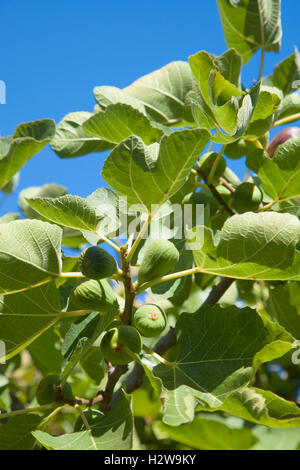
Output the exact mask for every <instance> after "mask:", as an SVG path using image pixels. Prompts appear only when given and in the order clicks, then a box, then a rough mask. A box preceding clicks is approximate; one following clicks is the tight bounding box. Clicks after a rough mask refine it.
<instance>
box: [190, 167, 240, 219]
mask: <svg viewBox="0 0 300 470" xmlns="http://www.w3.org/2000/svg"><path fill="white" fill-rule="evenodd" d="M197 173H198V174H199V175H200V176H201V178H202V179H203V180H204V181H205V184H206V186H207V187H208V188H209V189H210V191H211V193H212V195H213V196H214V198H215V199H216V200H217V201H218V203H219V204H220V205H221V206H223V207H224V209H226V211H227V212H228V214H230V215H234V212H233V210H232V209H231V208H230V207H229V206H228V204H227V202H226V201H224V199H223V198H222V196H221V194H220V193H219V192H218V191H217V190H216V188H215V186H214V185H213V184H212V183H209V182H208V177H207V175H206V173H205V172H204V171H203V170H202V169H201V168H197Z"/></svg>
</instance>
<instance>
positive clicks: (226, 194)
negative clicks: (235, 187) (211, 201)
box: [216, 184, 232, 202]
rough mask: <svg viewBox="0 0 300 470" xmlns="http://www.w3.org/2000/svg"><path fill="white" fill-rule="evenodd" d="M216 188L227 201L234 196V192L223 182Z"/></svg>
mask: <svg viewBox="0 0 300 470" xmlns="http://www.w3.org/2000/svg"><path fill="white" fill-rule="evenodd" d="M216 190H217V191H218V193H219V194H220V196H221V197H222V199H223V200H224V201H225V202H229V201H230V199H231V196H232V192H231V191H230V189H228V188H226V186H224V185H223V184H219V185H218V186H216Z"/></svg>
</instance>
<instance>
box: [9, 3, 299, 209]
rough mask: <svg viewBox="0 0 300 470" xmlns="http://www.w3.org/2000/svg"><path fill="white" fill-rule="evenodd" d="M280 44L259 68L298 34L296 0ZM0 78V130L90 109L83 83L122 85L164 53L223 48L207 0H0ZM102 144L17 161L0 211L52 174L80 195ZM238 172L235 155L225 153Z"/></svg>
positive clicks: (251, 68) (94, 180)
mask: <svg viewBox="0 0 300 470" xmlns="http://www.w3.org/2000/svg"><path fill="white" fill-rule="evenodd" d="M282 3H283V5H282V21H283V34H284V35H283V44H282V50H281V52H280V54H274V53H268V54H267V57H266V62H265V69H264V73H265V74H266V75H267V74H268V73H270V72H271V71H272V68H273V66H274V65H275V64H276V63H277V61H278V60H281V59H283V58H284V57H286V56H287V55H289V54H291V53H292V52H293V47H294V46H295V45H298V47H299V46H300V44H299V42H300V41H299V36H298V35H299V18H300V1H299V0H288V1H287V0H283V2H282ZM0 18H1V29H0V41H1V42H0V43H1V46H2V47H1V67H0V80H4V81H5V83H6V86H7V104H5V105H0V135H1V136H5V135H9V134H11V133H13V131H14V129H15V127H16V126H17V125H18V124H19V123H20V122H26V121H31V120H35V119H41V118H52V119H54V120H55V121H56V122H57V123H58V122H59V121H60V120H61V119H62V117H63V116H64V115H66V114H67V113H69V112H72V111H92V110H93V106H94V98H93V87H94V86H96V85H114V86H118V87H121V88H122V87H125V86H127V85H129V84H130V83H131V82H132V81H134V80H136V79H137V78H139V77H140V76H141V75H144V74H146V73H149V72H151V71H153V70H155V69H157V68H159V67H162V66H163V65H165V64H167V63H168V62H171V61H173V60H186V59H187V58H188V56H189V55H190V54H193V53H195V52H197V51H199V50H202V49H204V50H207V51H208V52H212V53H215V54H221V53H222V52H224V50H225V49H226V45H225V41H224V36H223V31H222V26H221V22H220V19H219V15H218V10H217V5H216V1H215V0H209V1H207V0H206V1H204V0H202V1H199V0H186V1H185V2H183V1H179V0H172V1H171V0H160V1H158V0H152V1H151V2H150V1H147V2H146V1H143V0H140V1H137V0H126V1H124V0H123V1H121V0H113V1H110V2H108V1H101V0H84V1H83V0H81V1H80V0H51V1H50V0H43V1H41V0H27V1H26V2H25V1H24V0H23V1H21V0H14V1H9V0H1V3H0ZM259 59H260V57H259V56H258V55H257V56H255V57H254V58H253V59H252V60H251V62H250V63H249V64H248V65H247V66H246V68H245V72H244V75H243V77H244V82H245V84H246V85H250V84H251V83H252V82H253V80H255V79H256V77H257V75H258V68H259ZM104 158H105V154H104V153H102V154H91V155H88V156H85V157H79V158H75V159H70V160H62V159H59V158H58V157H57V156H56V154H54V152H53V151H52V150H51V148H50V147H49V146H47V147H46V148H45V149H44V150H43V151H42V152H41V153H39V154H38V155H36V156H35V157H33V159H32V160H31V161H30V162H29V163H28V164H27V165H26V166H25V167H24V168H23V169H22V171H21V179H20V183H19V186H18V190H17V192H16V194H13V195H11V196H9V197H8V198H6V200H5V201H4V202H3V203H2V205H1V207H0V215H2V214H4V213H6V212H8V211H18V207H17V194H18V192H19V191H20V190H21V189H23V188H25V187H28V186H33V185H35V186H40V185H42V184H45V183H50V182H56V183H59V184H62V185H64V186H66V187H67V188H68V190H69V192H70V193H71V194H78V195H80V196H86V195H88V194H90V193H91V192H93V191H94V190H95V189H96V188H98V187H100V186H103V185H104V182H103V180H102V179H101V176H100V171H101V167H102V164H103V161H104ZM230 165H231V167H232V168H233V169H234V170H235V171H236V172H237V173H238V174H239V175H242V174H243V172H244V167H243V164H242V162H241V161H234V162H233V161H230Z"/></svg>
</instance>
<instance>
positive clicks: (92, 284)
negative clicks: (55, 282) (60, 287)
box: [69, 279, 117, 312]
mask: <svg viewBox="0 0 300 470" xmlns="http://www.w3.org/2000/svg"><path fill="white" fill-rule="evenodd" d="M116 304H117V297H116V295H115V293H114V291H113V290H112V288H111V287H110V285H109V283H108V282H107V281H106V280H105V279H102V280H96V279H89V280H84V281H82V282H81V283H80V284H78V285H77V286H75V287H74V289H73V290H72V291H71V293H70V300H69V310H72V309H83V310H84V309H88V310H94V311H95V312H108V311H109V310H110V309H111V308H112V307H113V306H115V305H116Z"/></svg>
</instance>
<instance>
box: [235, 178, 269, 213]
mask: <svg viewBox="0 0 300 470" xmlns="http://www.w3.org/2000/svg"><path fill="white" fill-rule="evenodd" d="M262 198H263V195H262V192H261V190H260V189H259V188H258V187H257V186H256V185H255V184H254V183H242V184H240V185H239V186H238V187H237V188H236V190H235V193H234V199H233V204H234V207H235V209H236V210H237V212H238V213H239V214H242V213H243V212H248V211H255V210H256V209H257V208H258V206H259V205H260V203H261V201H262Z"/></svg>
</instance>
